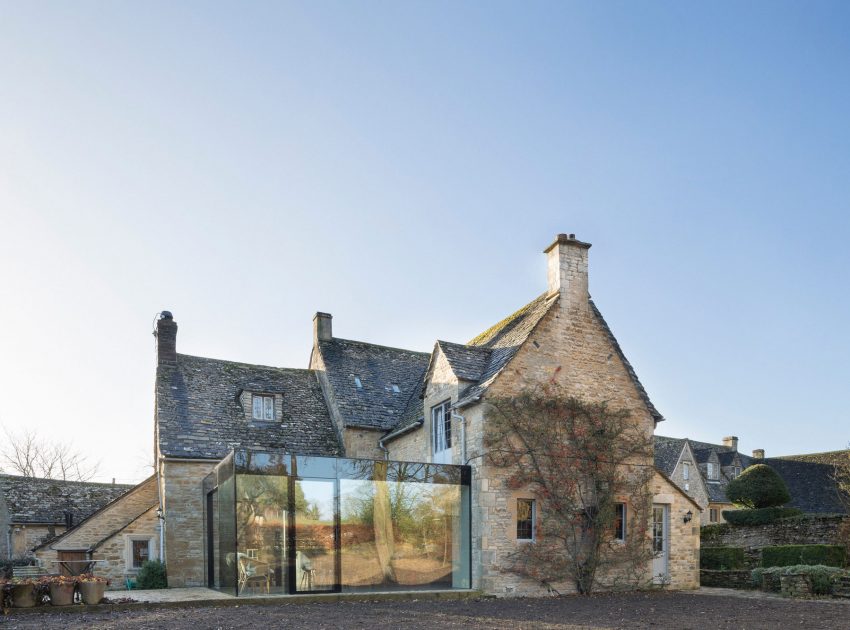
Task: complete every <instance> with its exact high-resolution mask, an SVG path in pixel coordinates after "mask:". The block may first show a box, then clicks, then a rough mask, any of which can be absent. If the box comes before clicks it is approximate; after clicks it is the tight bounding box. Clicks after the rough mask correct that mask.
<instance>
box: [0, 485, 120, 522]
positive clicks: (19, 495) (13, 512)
mask: <svg viewBox="0 0 850 630" xmlns="http://www.w3.org/2000/svg"><path fill="white" fill-rule="evenodd" d="M133 487H134V486H131V485H125V484H111V483H91V482H83V481H59V480H55V479H39V478H32V477H19V476H16V475H0V493H2V498H3V499H4V500H5V502H6V507H7V509H8V510H9V519H10V521H11V522H12V523H42V524H48V523H49V524H61V525H64V524H65V512H66V511H70V512H71V514H72V515H73V517H74V522H75V523H79V522H80V521H82V520H83V519H85V518H88V517H89V516H90V515H91V514H93V513H94V512H96V511H97V510H99V509H100V508H101V507H103V506H104V505H106V504H107V503H109V502H110V501H113V500H115V499H117V498H118V497H119V496H121V495H122V494H124V493H125V492H127V491H128V490H130V489H131V488H133Z"/></svg>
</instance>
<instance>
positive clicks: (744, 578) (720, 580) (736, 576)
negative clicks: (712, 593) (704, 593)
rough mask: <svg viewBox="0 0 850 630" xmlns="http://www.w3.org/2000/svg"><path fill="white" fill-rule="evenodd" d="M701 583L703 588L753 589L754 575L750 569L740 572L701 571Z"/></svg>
mask: <svg viewBox="0 0 850 630" xmlns="http://www.w3.org/2000/svg"><path fill="white" fill-rule="evenodd" d="M699 581H700V585H701V586H713V587H716V588H737V589H748V588H753V580H752V574H751V572H750V570H749V569H741V570H738V571H711V570H709V569H700V572H699Z"/></svg>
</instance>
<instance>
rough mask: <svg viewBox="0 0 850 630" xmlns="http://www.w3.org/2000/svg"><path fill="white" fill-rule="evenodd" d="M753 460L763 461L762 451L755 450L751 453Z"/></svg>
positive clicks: (761, 449)
mask: <svg viewBox="0 0 850 630" xmlns="http://www.w3.org/2000/svg"><path fill="white" fill-rule="evenodd" d="M753 459H764V449H763V448H757V449H756V450H754V451H753Z"/></svg>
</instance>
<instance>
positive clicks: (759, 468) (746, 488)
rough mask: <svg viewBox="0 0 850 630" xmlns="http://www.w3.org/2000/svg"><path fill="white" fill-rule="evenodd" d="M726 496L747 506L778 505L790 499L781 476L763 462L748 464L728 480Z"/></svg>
mask: <svg viewBox="0 0 850 630" xmlns="http://www.w3.org/2000/svg"><path fill="white" fill-rule="evenodd" d="M726 496H727V497H728V498H729V500H730V501H731V502H732V503H735V504H737V505H743V506H744V507H748V508H768V507H778V506H780V505H785V504H786V503H788V501H790V500H791V494H790V493H789V492H788V486H786V485H785V482H784V481H782V477H780V476H779V475H778V474H777V473H776V471H775V470H773V468H771V467H770V466H767V465H765V464H756V465H755V466H750V467H749V468H747V469H746V470H745V471H744V472H742V473H741V474H740V475H739V476H738V477H736V478H735V479H733V480H732V481H730V482H729V485H728V486H726Z"/></svg>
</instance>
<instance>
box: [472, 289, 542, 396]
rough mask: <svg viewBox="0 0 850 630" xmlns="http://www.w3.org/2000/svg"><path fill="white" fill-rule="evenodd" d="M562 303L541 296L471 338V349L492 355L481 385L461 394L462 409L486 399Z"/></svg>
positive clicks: (485, 366) (483, 372)
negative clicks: (492, 386)
mask: <svg viewBox="0 0 850 630" xmlns="http://www.w3.org/2000/svg"><path fill="white" fill-rule="evenodd" d="M557 301H558V295H557V294H555V295H548V294H546V293H544V294H543V295H539V296H538V297H536V298H535V299H533V300H532V301H531V302H529V303H528V304H526V305H525V306H523V307H522V308H521V309H519V310H518V311H516V312H515V313H512V314H511V315H508V316H507V317H506V318H504V319H503V320H502V321H500V322H499V323H497V324H496V325H494V326H491V327H490V328H488V329H487V330H485V331H484V332H483V333H481V334H480V335H478V336H477V337H475V338H474V339H471V340H470V341H469V343H468V344H467V346H474V347H478V348H479V349H482V350H489V351H490V356H489V359H488V360H487V362H486V364H485V365H484V367H483V369H482V370H481V375H480V377H479V378H478V382H477V383H475V384H474V385H471V386H470V387H468V388H467V389H466V390H465V391H464V392H463V393H461V395H460V399H459V400H458V402H457V405H458V406H461V405H463V404H466V403H469V402H473V401H474V400H476V399H477V398H479V397H480V396H482V395H483V394H484V393H485V392H486V391H487V388H488V387H489V386H490V385H491V384H492V383H493V381H494V380H496V377H497V376H498V375H499V373H500V372H501V371H502V370H503V369H504V367H505V366H506V365H507V364H508V362H509V361H510V360H511V359H512V358H513V357H514V355H515V354H516V353H517V351H518V350H519V349H520V346H522V344H523V343H525V341H526V339H528V336H529V335H530V334H531V332H532V331H533V330H534V328H535V327H536V326H537V324H538V323H539V322H540V320H541V319H543V316H544V315H546V313H548V312H549V309H550V308H551V307H552V305H553V304H555V303H556V302H557Z"/></svg>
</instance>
